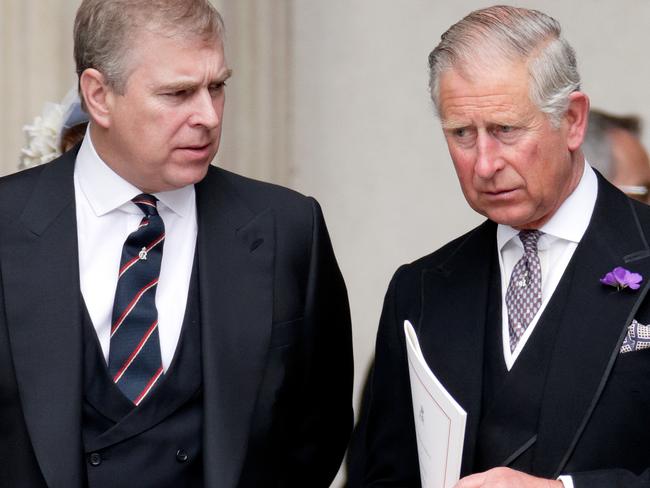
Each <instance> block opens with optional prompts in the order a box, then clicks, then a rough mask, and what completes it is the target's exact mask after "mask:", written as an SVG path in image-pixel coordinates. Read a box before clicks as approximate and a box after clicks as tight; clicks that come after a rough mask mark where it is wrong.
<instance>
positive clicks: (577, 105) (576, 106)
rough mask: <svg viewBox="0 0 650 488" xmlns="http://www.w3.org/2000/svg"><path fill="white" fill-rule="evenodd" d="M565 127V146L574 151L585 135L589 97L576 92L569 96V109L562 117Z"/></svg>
mask: <svg viewBox="0 0 650 488" xmlns="http://www.w3.org/2000/svg"><path fill="white" fill-rule="evenodd" d="M564 118H565V122H566V123H567V124H568V127H567V146H568V148H569V150H570V151H576V150H578V149H579V148H580V146H581V145H582V142H583V141H584V139H585V134H586V133H587V121H588V119H589V97H588V96H587V95H585V94H584V93H582V92H579V91H576V92H573V93H572V94H571V95H569V107H568V109H567V112H566V114H565V116H564Z"/></svg>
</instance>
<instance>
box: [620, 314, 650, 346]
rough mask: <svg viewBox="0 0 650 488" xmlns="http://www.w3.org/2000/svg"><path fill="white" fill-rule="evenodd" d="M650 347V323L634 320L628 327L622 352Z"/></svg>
mask: <svg viewBox="0 0 650 488" xmlns="http://www.w3.org/2000/svg"><path fill="white" fill-rule="evenodd" d="M641 349H650V325H643V324H640V323H639V322H637V321H636V320H633V321H632V323H631V324H630V325H629V326H628V328H627V335H626V336H625V340H624V341H623V345H622V346H621V350H620V351H619V352H620V354H625V353H627V352H633V351H640V350H641Z"/></svg>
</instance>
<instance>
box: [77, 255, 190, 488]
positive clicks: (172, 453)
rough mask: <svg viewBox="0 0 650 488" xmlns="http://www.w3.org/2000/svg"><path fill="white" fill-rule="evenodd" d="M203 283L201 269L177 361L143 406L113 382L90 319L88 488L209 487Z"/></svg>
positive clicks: (86, 437)
mask: <svg viewBox="0 0 650 488" xmlns="http://www.w3.org/2000/svg"><path fill="white" fill-rule="evenodd" d="M197 281H198V280H197V272H196V267H195V268H194V272H193V273H192V280H191V283H190V287H189V290H190V291H189V296H188V300H187V309H186V312H185V318H184V321H183V326H182V331H181V335H180V339H179V343H178V346H177V348H176V353H175V356H174V359H173V360H172V363H171V365H170V367H169V368H168V370H167V372H166V373H165V375H164V377H163V381H162V382H161V383H160V384H159V385H158V386H157V387H156V389H155V390H153V391H152V392H151V393H150V394H149V396H148V397H147V398H145V399H144V400H143V402H142V403H141V404H140V406H138V407H135V406H134V405H133V404H132V403H131V402H130V401H129V400H128V399H127V398H126V397H125V396H123V395H122V393H121V392H120V390H119V389H118V387H117V386H116V385H115V384H114V383H113V381H112V379H111V378H110V376H109V374H108V370H107V368H106V362H105V360H104V356H103V354H102V351H101V347H100V345H99V342H98V340H97V335H96V333H95V330H94V328H93V326H92V323H91V321H90V318H89V316H88V313H87V312H86V313H85V320H84V344H85V349H84V363H85V365H84V404H83V443H84V450H85V456H86V471H87V475H88V476H87V478H88V487H89V488H115V487H122V486H138V487H142V488H148V487H152V488H153V487H155V488H166V487H170V488H171V487H174V488H182V487H192V488H194V487H200V486H203V459H202V425H203V404H202V375H201V336H200V330H201V329H200V317H199V296H198V286H197Z"/></svg>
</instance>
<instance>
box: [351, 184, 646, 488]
mask: <svg viewBox="0 0 650 488" xmlns="http://www.w3.org/2000/svg"><path fill="white" fill-rule="evenodd" d="M598 185H599V188H598V198H597V202H596V207H595V210H594V213H593V216H592V219H591V222H590V224H589V227H588V229H587V231H586V233H585V235H584V237H583V239H582V241H581V242H580V244H579V245H578V247H577V249H576V251H575V253H574V255H573V258H572V261H571V263H570V265H569V267H568V268H567V272H565V274H564V276H563V277H562V281H561V282H560V284H559V285H558V289H559V288H560V286H561V285H562V284H563V283H566V284H567V285H568V288H567V289H568V290H569V292H568V295H567V296H566V297H562V298H565V300H564V302H565V303H566V304H567V305H566V307H565V308H564V310H562V311H561V313H560V314H559V316H560V317H561V319H560V320H561V321H560V323H559V327H558V332H557V336H556V340H555V342H554V345H553V347H552V353H551V357H550V358H549V363H548V370H547V377H546V383H545V386H544V387H543V388H544V389H543V395H542V402H541V408H540V414H539V415H540V416H539V423H538V426H537V433H536V435H535V436H533V437H525V438H521V437H518V436H517V435H511V433H509V432H504V433H503V436H504V443H505V447H506V448H507V449H505V450H503V456H502V461H501V463H500V465H505V466H507V465H510V463H512V462H513V461H514V460H516V459H517V457H518V456H519V455H520V454H521V453H522V452H524V451H526V450H528V449H534V450H535V451H534V452H535V456H534V463H533V469H532V473H533V474H535V475H537V476H542V477H547V478H555V477H557V476H558V475H559V474H572V475H573V476H574V482H575V486H576V488H593V487H603V488H605V487H613V486H625V487H633V486H634V487H636V486H648V485H649V483H650V470H647V468H648V466H650V457H649V456H648V453H649V452H650V350H644V351H637V352H632V353H628V354H625V355H619V349H620V346H621V342H622V341H623V339H624V336H625V334H626V329H627V326H628V325H629V323H630V321H631V320H632V319H633V318H634V317H637V318H638V319H639V320H640V321H641V322H644V321H645V323H648V321H649V319H650V297H649V298H648V299H646V295H647V293H648V289H649V288H648V287H649V286H650V248H649V247H648V241H647V237H646V233H647V232H648V230H650V207H647V206H645V205H642V204H639V203H637V202H634V201H632V200H630V199H628V198H627V197H625V196H624V195H623V194H622V193H621V192H619V191H618V190H617V189H615V188H614V187H612V186H611V185H610V184H609V183H607V182H606V181H605V180H604V179H603V178H602V177H599V182H598ZM496 259H498V258H497V246H496V224H494V223H493V222H490V221H487V222H485V223H484V224H482V225H480V226H479V227H477V228H475V229H474V230H472V231H471V232H469V233H468V234H466V235H464V236H462V237H460V238H458V239H456V240H454V241H453V242H451V243H449V244H447V245H446V246H444V247H443V248H441V249H440V250H438V251H436V252H434V253H433V254H430V255H428V256H425V257H423V258H421V259H420V260H418V261H415V262H414V263H411V264H409V265H405V266H402V267H401V268H400V269H399V270H398V271H397V273H396V274H395V276H394V277H393V279H392V282H391V284H390V287H389V289H388V293H387V295H386V300H385V304H384V310H383V313H382V318H381V323H380V326H379V331H378V336H377V349H376V362H375V366H374V374H373V376H372V378H371V385H370V392H369V397H368V398H367V399H366V404H367V405H368V407H367V411H366V412H364V413H363V414H362V423H361V425H360V426H359V427H358V429H359V438H360V440H359V445H360V447H359V449H361V450H362V451H363V452H362V454H359V453H358V452H357V453H355V455H354V459H356V460H357V462H358V463H361V466H359V465H356V466H354V467H353V468H354V469H355V470H357V469H359V470H360V471H362V472H363V478H364V482H363V483H362V486H373V487H374V486H377V487H378V486H395V487H397V486H399V487H408V486H419V485H420V477H419V469H418V464H417V447H416V441H415V433H414V422H413V410H412V406H411V399H410V386H409V376H408V366H407V361H406V352H405V351H406V350H405V344H404V333H403V322H404V320H405V319H409V320H410V321H411V323H413V324H414V326H415V327H416V330H417V333H418V337H419V340H420V343H421V347H422V350H423V353H424V355H425V358H426V360H427V362H428V364H429V366H430V367H431V369H432V370H433V372H434V373H435V374H436V376H437V377H438V378H439V379H440V380H441V381H442V383H443V384H444V385H445V386H446V387H447V389H448V390H449V391H450V393H451V394H452V395H453V396H454V397H455V398H456V399H457V400H458V402H459V403H460V404H461V406H463V407H464V409H465V410H466V411H467V412H468V417H467V426H466V436H465V446H464V452H463V462H462V473H463V474H464V475H466V474H469V473H470V472H471V471H472V469H473V466H474V461H475V454H476V452H475V448H476V442H477V432H478V429H479V420H480V415H481V401H482V381H483V372H482V369H483V367H484V351H485V348H484V338H485V335H486V333H485V321H486V310H487V293H488V283H489V282H490V279H491V278H493V277H494V275H491V273H492V271H491V268H490V266H491V264H490V263H493V262H495V261H494V260H496ZM615 266H625V267H627V268H628V269H630V270H633V271H636V272H639V273H641V274H642V275H643V276H644V283H643V286H642V287H641V289H639V290H638V291H632V290H623V291H620V292H616V291H615V290H614V289H613V288H609V287H606V286H604V285H602V284H601V283H600V282H599V278H601V277H602V276H603V275H605V273H606V272H608V271H610V270H612V269H613V268H614V267H615ZM498 269H499V268H498V265H497V266H496V273H498ZM567 280H569V281H568V282H567ZM559 301H560V299H559V298H558V297H556V296H554V297H553V298H552V299H551V301H550V302H549V304H548V306H547V308H546V309H545V311H544V315H546V314H547V311H548V310H549V309H551V308H557V307H556V306H555V305H554V304H555V303H557V302H559ZM544 315H543V316H542V319H541V320H543V319H544ZM540 324H541V321H540ZM535 332H537V329H536V330H535Z"/></svg>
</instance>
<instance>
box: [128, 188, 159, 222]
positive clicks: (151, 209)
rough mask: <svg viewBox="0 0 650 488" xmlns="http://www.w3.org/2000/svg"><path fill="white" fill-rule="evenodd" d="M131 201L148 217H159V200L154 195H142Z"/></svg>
mask: <svg viewBox="0 0 650 488" xmlns="http://www.w3.org/2000/svg"><path fill="white" fill-rule="evenodd" d="M131 201H132V202H133V203H135V204H136V205H137V206H138V208H139V209H140V210H142V212H143V213H144V214H145V215H146V216H147V217H151V216H152V215H158V207H157V203H158V199H157V198H156V197H154V196H153V195H149V194H148V193H141V194H140V195H138V196H137V197H135V198H134V199H133V200H131Z"/></svg>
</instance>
